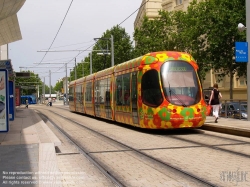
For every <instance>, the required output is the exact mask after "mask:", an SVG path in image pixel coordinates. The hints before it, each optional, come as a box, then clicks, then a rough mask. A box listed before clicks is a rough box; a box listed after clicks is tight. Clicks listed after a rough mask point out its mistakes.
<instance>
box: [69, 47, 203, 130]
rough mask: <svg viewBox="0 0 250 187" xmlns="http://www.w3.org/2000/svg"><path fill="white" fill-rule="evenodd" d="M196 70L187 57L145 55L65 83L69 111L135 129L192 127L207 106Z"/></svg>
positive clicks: (199, 122) (180, 54)
mask: <svg viewBox="0 0 250 187" xmlns="http://www.w3.org/2000/svg"><path fill="white" fill-rule="evenodd" d="M197 70H198V65H197V63H196V62H195V60H194V59H193V57H192V56H191V55H190V54H188V53H184V52H176V51H160V52H152V53H148V54H145V55H143V56H141V57H138V58H135V59H132V60H129V61H127V62H124V63H121V64H118V65H116V66H113V67H110V68H108V69H105V70H102V71H99V72H96V73H94V74H91V75H88V76H86V77H82V78H80V79H77V80H74V81H71V82H70V84H69V110H70V111H71V112H77V113H83V114H86V115H91V116H95V117H99V118H104V119H108V120H113V121H117V122H120V123H124V124H128V125H132V126H136V127H139V128H147V129H176V128H198V127H200V126H202V125H203V124H204V122H205V119H206V110H207V108H206V103H205V100H204V97H203V94H202V87H201V83H200V80H199V77H198V74H197Z"/></svg>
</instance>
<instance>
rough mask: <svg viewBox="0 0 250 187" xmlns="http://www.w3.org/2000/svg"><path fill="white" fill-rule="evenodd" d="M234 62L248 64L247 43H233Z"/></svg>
mask: <svg viewBox="0 0 250 187" xmlns="http://www.w3.org/2000/svg"><path fill="white" fill-rule="evenodd" d="M235 62H248V42H235Z"/></svg>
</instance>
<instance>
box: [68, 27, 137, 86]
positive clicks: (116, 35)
mask: <svg viewBox="0 0 250 187" xmlns="http://www.w3.org/2000/svg"><path fill="white" fill-rule="evenodd" d="M111 35H113V39H114V65H117V64H120V63H122V62H126V61H128V60H130V59H132V58H134V57H135V56H134V53H133V50H134V48H133V45H132V43H133V42H132V41H131V40H130V36H129V35H128V33H126V31H125V29H124V28H122V27H120V26H118V25H117V26H114V27H113V28H111V29H110V30H106V32H105V33H103V35H102V36H101V37H100V39H98V41H97V43H96V44H95V45H94V47H93V52H92V72H93V73H94V72H97V71H101V70H103V69H106V68H109V67H111V54H110V55H98V54H97V53H102V51H100V50H103V52H107V50H108V51H109V52H110V53H111V51H110V50H111V42H110V38H111ZM101 38H102V39H101ZM97 50H98V51H97ZM83 62H87V63H83ZM89 62H90V57H89V56H88V57H85V58H84V59H83V60H81V62H78V63H77V66H76V67H74V69H72V71H71V72H70V81H73V80H75V68H76V73H77V78H80V77H82V74H83V73H82V72H83V67H82V66H84V76H87V75H89V74H90V63H89Z"/></svg>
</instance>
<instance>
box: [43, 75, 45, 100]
mask: <svg viewBox="0 0 250 187" xmlns="http://www.w3.org/2000/svg"><path fill="white" fill-rule="evenodd" d="M44 101H45V77H43V103H44Z"/></svg>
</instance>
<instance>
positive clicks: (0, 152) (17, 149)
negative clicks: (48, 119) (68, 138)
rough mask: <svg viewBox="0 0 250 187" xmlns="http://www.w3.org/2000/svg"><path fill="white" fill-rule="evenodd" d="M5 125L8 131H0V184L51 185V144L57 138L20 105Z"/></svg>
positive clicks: (53, 161) (53, 158)
mask: <svg viewBox="0 0 250 187" xmlns="http://www.w3.org/2000/svg"><path fill="white" fill-rule="evenodd" d="M9 124H10V128H9V129H10V130H9V132H7V133H0V166H1V169H0V184H1V185H0V186H3V187H8V186H15V185H16V186H32V187H34V186H55V182H54V181H53V179H52V178H49V176H50V173H49V172H51V173H53V172H58V171H59V170H58V168H57V161H56V153H55V146H57V145H60V144H61V142H60V140H59V139H58V138H57V137H56V136H55V135H54V133H53V132H52V131H51V130H50V129H49V127H48V126H47V125H46V124H45V123H44V122H43V121H42V120H41V118H40V117H39V116H38V114H37V113H36V112H35V111H34V110H32V109H26V108H24V106H21V107H20V108H17V109H16V117H15V120H14V121H10V123H9ZM39 180H40V181H39ZM46 181H47V183H46V184H45V182H46ZM39 182H40V184H39ZM56 186H60V185H56Z"/></svg>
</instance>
